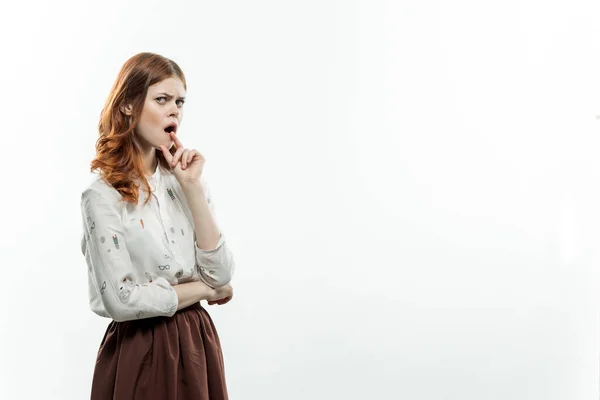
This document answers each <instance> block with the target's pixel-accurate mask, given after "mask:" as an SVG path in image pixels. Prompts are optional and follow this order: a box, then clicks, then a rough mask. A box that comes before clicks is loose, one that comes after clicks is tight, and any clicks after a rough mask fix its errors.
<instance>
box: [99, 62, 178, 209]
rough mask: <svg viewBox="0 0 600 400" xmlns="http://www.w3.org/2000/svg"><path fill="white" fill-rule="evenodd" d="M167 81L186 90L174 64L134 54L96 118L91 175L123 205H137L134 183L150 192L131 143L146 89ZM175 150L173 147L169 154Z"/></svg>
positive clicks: (158, 153)
mask: <svg viewBox="0 0 600 400" xmlns="http://www.w3.org/2000/svg"><path fill="white" fill-rule="evenodd" d="M171 77H175V78H179V79H180V80H181V82H183V87H184V88H185V89H186V90H187V85H186V82H185V76H184V75H183V71H182V70H181V68H179V66H178V65H177V64H176V63H175V62H174V61H172V60H169V59H168V58H166V57H163V56H161V55H158V54H154V53H139V54H136V55H135V56H133V57H131V58H130V59H129V60H127V61H126V62H125V64H123V67H121V71H120V72H119V75H118V76H117V79H116V80H115V83H114V84H113V87H112V89H111V91H110V94H109V96H108V99H107V100H106V103H105V104H104V108H103V109H102V113H101V114H100V122H99V124H98V131H99V133H100V137H99V138H98V140H97V142H96V157H95V158H94V159H93V160H92V162H91V172H94V171H96V170H100V176H101V177H102V178H103V179H104V180H105V181H106V182H107V183H108V184H109V185H111V186H112V187H114V188H115V189H116V190H117V191H118V192H119V193H120V194H121V195H122V196H123V198H122V200H123V201H127V202H129V203H132V204H137V203H138V198H139V187H138V186H137V185H136V184H135V182H134V180H135V179H139V180H140V181H141V183H142V184H143V185H144V187H145V189H146V190H147V191H148V192H150V185H149V184H148V180H147V179H146V174H145V169H144V162H143V159H142V155H141V153H140V150H139V149H138V147H137V145H136V144H135V142H134V134H135V132H134V129H135V127H136V126H137V124H138V123H139V121H140V117H141V115H142V110H143V108H144V102H145V101H146V95H147V93H148V88H149V87H150V86H152V85H154V84H156V83H158V82H161V81H163V80H164V79H167V78H171ZM129 104H130V105H131V106H132V109H131V111H132V112H131V115H126V114H125V111H124V110H125V107H126V106H127V105H129ZM176 150H177V148H176V146H173V147H172V148H171V150H170V152H171V154H174V153H175V151H176ZM156 156H157V158H158V162H159V163H160V164H161V165H162V166H163V167H165V168H169V163H168V162H167V160H165V157H164V155H163V154H162V152H161V151H160V150H156ZM149 199H150V198H149V197H148V199H146V203H147V202H148V200H149Z"/></svg>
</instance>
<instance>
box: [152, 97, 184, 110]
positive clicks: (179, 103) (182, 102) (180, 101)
mask: <svg viewBox="0 0 600 400" xmlns="http://www.w3.org/2000/svg"><path fill="white" fill-rule="evenodd" d="M161 99H162V100H166V99H167V98H166V97H165V96H161V97H157V98H156V101H158V102H159V103H160V104H162V102H161V101H160V100H161ZM184 103H185V100H177V104H178V105H179V107H182V106H183V104H184Z"/></svg>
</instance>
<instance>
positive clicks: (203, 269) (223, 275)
mask: <svg viewBox="0 0 600 400" xmlns="http://www.w3.org/2000/svg"><path fill="white" fill-rule="evenodd" d="M202 186H203V188H204V193H205V196H206V200H207V201H208V208H209V210H210V213H211V215H212V216H213V218H214V219H215V221H216V220H217V215H216V209H215V203H214V201H213V199H212V195H211V192H210V188H209V186H208V184H207V183H206V181H205V180H204V179H203V178H202ZM217 225H218V223H217ZM194 247H195V250H196V265H197V267H198V272H199V275H200V278H201V279H202V280H203V281H204V283H206V284H207V285H209V286H211V287H221V286H225V285H227V284H228V283H229V282H230V281H231V279H232V278H233V273H234V271H235V262H234V259H233V254H232V253H231V251H230V249H229V247H228V246H227V241H226V240H225V236H224V235H223V233H221V237H220V238H219V242H218V243H217V245H216V247H215V248H214V249H210V250H203V249H200V248H199V247H198V246H197V245H196V240H195V237H194Z"/></svg>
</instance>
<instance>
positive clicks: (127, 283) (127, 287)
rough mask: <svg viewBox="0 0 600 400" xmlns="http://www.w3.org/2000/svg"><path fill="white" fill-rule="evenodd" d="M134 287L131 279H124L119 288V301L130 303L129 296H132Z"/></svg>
mask: <svg viewBox="0 0 600 400" xmlns="http://www.w3.org/2000/svg"><path fill="white" fill-rule="evenodd" d="M134 287H135V283H133V281H132V280H131V278H129V277H125V278H123V281H122V282H121V287H119V300H121V302H122V303H127V302H128V301H129V296H131V292H132V291H133V288H134Z"/></svg>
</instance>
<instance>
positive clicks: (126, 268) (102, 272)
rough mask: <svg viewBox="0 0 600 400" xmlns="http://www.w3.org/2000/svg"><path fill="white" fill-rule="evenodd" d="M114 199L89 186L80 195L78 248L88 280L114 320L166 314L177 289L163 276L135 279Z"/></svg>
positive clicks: (174, 307)
mask: <svg viewBox="0 0 600 400" xmlns="http://www.w3.org/2000/svg"><path fill="white" fill-rule="evenodd" d="M117 202H118V199H116V197H115V196H111V195H109V194H103V193H101V192H100V191H99V190H97V189H93V188H89V189H87V190H85V191H84V192H83V193H82V196H81V213H82V219H83V226H84V235H85V237H84V240H85V243H82V251H83V252H84V254H85V258H86V262H87V263H88V270H89V274H90V277H89V278H90V284H93V285H94V286H95V288H96V290H97V292H98V293H99V297H100V300H101V303H102V305H103V306H104V310H105V311H106V314H108V316H109V317H110V318H112V319H113V320H115V321H127V320H133V319H139V318H150V317H156V316H168V317H170V316H172V315H174V314H175V312H176V311H177V306H178V298H177V293H176V292H175V290H173V288H172V287H171V284H170V283H169V282H168V281H167V280H166V279H165V278H163V277H158V278H156V279H154V280H152V281H150V282H148V281H144V282H141V283H140V282H138V281H136V274H135V273H134V268H133V265H132V262H131V257H130V255H129V251H128V250H127V245H126V243H125V240H124V228H123V222H122V218H121V214H120V211H119V208H118V203H117ZM95 312H96V313H97V314H99V315H102V314H103V313H99V312H97V311H95ZM103 316H105V315H103Z"/></svg>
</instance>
